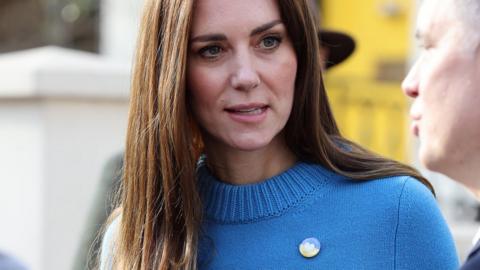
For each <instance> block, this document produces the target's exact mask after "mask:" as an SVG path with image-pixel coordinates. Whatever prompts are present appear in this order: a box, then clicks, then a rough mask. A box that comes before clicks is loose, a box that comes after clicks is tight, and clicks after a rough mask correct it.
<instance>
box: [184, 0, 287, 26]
mask: <svg viewBox="0 0 480 270" xmlns="http://www.w3.org/2000/svg"><path fill="white" fill-rule="evenodd" d="M280 18H281V15H280V9H279V7H278V3H277V1H276V0H260V1H259V0H197V1H196V2H195V6H194V11H193V25H192V32H193V33H204V32H212V31H213V32H217V31H228V30H232V31H248V32H249V31H251V29H253V28H255V27H258V25H262V24H264V23H268V22H270V21H274V20H279V19H280Z"/></svg>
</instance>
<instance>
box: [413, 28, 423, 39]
mask: <svg viewBox="0 0 480 270" xmlns="http://www.w3.org/2000/svg"><path fill="white" fill-rule="evenodd" d="M424 37H425V35H424V34H423V32H422V31H420V30H417V31H415V38H416V39H417V40H423V39H424Z"/></svg>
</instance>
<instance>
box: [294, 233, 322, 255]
mask: <svg viewBox="0 0 480 270" xmlns="http://www.w3.org/2000/svg"><path fill="white" fill-rule="evenodd" d="M298 250H299V251H300V254H302V256H303V257H305V258H312V257H315V256H317V254H318V253H319V252H320V241H318V239H317V238H314V237H311V238H307V239H305V240H303V241H302V243H301V244H300V245H299V246H298Z"/></svg>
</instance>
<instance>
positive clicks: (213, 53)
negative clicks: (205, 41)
mask: <svg viewBox="0 0 480 270" xmlns="http://www.w3.org/2000/svg"><path fill="white" fill-rule="evenodd" d="M220 53H222V48H220V46H208V47H205V48H202V49H200V51H199V54H200V56H201V57H203V58H207V59H213V58H216V57H218V56H219V55H220Z"/></svg>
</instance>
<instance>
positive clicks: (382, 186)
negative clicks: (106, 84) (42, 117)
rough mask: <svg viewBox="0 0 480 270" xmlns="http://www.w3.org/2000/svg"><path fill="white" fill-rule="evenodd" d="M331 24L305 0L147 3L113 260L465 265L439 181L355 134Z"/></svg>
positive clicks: (226, 265) (139, 264)
mask: <svg viewBox="0 0 480 270" xmlns="http://www.w3.org/2000/svg"><path fill="white" fill-rule="evenodd" d="M316 32H317V29H316V27H315V22H314V20H313V19H312V16H311V14H310V13H309V10H308V8H307V4H306V3H305V0H302V1H299V0H282V1H275V0H265V1H257V0H242V1H235V0H222V1H217V0H196V1H193V0H190V1H186V0H150V1H147V3H146V7H145V14H144V17H143V23H142V26H141V35H140V43H139V50H138V54H137V58H136V59H137V62H136V67H135V72H134V79H133V87H132V96H131V109H130V116H129V126H128V135H127V147H126V153H125V172H124V180H123V186H122V193H121V199H120V203H119V206H118V210H117V211H116V212H115V213H114V214H112V218H111V220H113V223H112V224H111V225H110V226H109V228H108V230H107V232H106V235H105V237H104V242H103V247H102V259H101V264H102V266H101V268H103V269H110V268H112V265H113V268H114V269H456V268H457V266H458V260H457V257H456V255H455V248H454V245H453V242H452V239H451V236H450V234H449V231H448V229H447V227H446V225H445V222H444V220H443V218H442V217H441V214H440V212H439V210H438V209H437V206H436V204H435V201H434V198H433V195H432V194H431V192H430V191H429V189H431V185H430V184H429V183H428V182H427V181H426V180H425V179H424V178H422V177H421V176H420V175H419V174H418V173H417V172H416V171H414V170H413V169H411V168H409V167H407V166H404V165H401V164H399V163H396V162H394V161H391V160H387V159H383V158H380V157H378V156H376V155H374V154H371V153H369V152H367V151H365V150H363V149H362V148H360V147H359V146H357V145H355V144H353V143H351V142H349V141H347V140H346V139H344V138H342V137H341V136H340V134H339V131H338V128H337V125H336V123H335V120H334V119H333V116H332V113H331V110H330V107H329V104H328V101H327V96H326V94H325V90H324V88H323V84H322V80H321V76H320V65H321V64H320V62H319V57H317V56H318V53H319V44H318V40H317V36H316ZM415 178H416V179H418V180H416V179H415Z"/></svg>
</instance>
